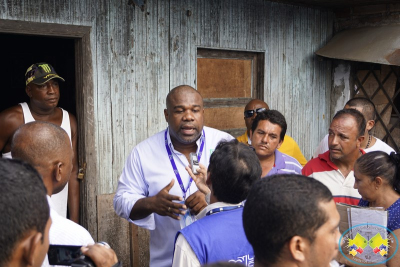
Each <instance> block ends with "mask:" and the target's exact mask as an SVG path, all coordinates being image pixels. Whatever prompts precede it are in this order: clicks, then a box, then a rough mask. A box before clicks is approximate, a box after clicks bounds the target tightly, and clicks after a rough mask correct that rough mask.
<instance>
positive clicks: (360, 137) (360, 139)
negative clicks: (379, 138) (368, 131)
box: [357, 135, 365, 148]
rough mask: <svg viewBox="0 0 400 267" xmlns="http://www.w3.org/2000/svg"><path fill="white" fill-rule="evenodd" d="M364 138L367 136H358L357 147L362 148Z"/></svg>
mask: <svg viewBox="0 0 400 267" xmlns="http://www.w3.org/2000/svg"><path fill="white" fill-rule="evenodd" d="M364 139H365V136H364V135H361V136H359V137H358V138H357V148H360V147H361V143H362V141H364Z"/></svg>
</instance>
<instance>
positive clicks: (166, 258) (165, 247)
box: [114, 85, 233, 267]
mask: <svg viewBox="0 0 400 267" xmlns="http://www.w3.org/2000/svg"><path fill="white" fill-rule="evenodd" d="M166 104H167V108H166V109H165V110H164V116H165V119H166V121H167V123H168V128H167V129H166V130H163V131H161V132H159V133H157V134H155V135H153V136H151V137H150V138H148V139H146V140H144V141H143V142H141V143H140V144H138V145H137V146H136V147H135V148H134V149H133V151H132V153H131V154H130V156H129V157H128V159H127V161H126V164H125V167H124V169H123V171H122V174H121V177H120V180H119V183H118V188H117V192H116V194H115V197H114V209H115V211H116V213H117V214H118V215H119V216H121V217H123V218H125V219H127V220H128V221H129V222H131V223H134V224H136V225H138V226H140V227H143V228H146V229H149V230H150V266H156V267H163V266H171V263H172V254H173V248H174V238H175V235H176V232H177V231H179V230H180V229H181V228H180V223H179V215H182V214H184V213H185V211H184V210H185V209H186V208H190V209H191V210H192V212H193V213H195V214H197V213H198V212H199V211H200V210H201V209H203V208H204V207H205V206H206V205H207V203H206V201H205V197H204V194H203V193H201V192H197V187H196V185H195V184H194V183H192V181H191V178H190V176H189V174H188V173H187V172H186V170H185V167H186V166H188V165H189V154H190V153H196V154H197V157H198V161H199V162H200V163H202V164H203V165H206V166H208V162H209V158H210V156H211V153H212V152H213V151H214V149H215V147H216V146H217V144H218V143H219V141H221V140H223V139H226V140H231V139H233V137H232V136H230V135H229V134H227V133H224V132H221V131H218V130H216V129H212V128H209V127H205V126H204V127H203V123H204V122H203V120H204V119H203V114H204V107H203V99H202V97H201V95H200V94H199V92H197V91H196V90H195V89H194V88H192V87H190V86H187V85H181V86H178V87H176V88H174V89H172V90H171V91H170V92H169V94H168V96H167V99H166ZM179 201H185V202H184V204H181V203H179Z"/></svg>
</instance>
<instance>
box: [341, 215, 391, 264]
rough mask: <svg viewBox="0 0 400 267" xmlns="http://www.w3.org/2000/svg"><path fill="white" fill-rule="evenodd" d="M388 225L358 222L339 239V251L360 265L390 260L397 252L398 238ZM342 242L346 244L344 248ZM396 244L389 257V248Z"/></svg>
mask: <svg viewBox="0 0 400 267" xmlns="http://www.w3.org/2000/svg"><path fill="white" fill-rule="evenodd" d="M389 234H392V231H391V230H390V229H388V228H387V227H385V226H383V225H379V224H368V223H364V224H358V225H355V226H353V227H351V228H349V229H347V230H346V231H345V232H344V233H343V234H342V236H341V237H340V240H339V251H340V253H342V255H343V256H344V257H345V258H346V259H347V260H349V261H351V262H353V263H356V264H358V265H364V266H374V265H378V264H383V263H385V262H387V261H389V260H390V259H391V258H393V256H394V255H395V254H396V253H397V250H398V247H399V245H398V240H397V237H396V235H394V234H392V235H389ZM393 238H394V240H395V242H394V240H393ZM340 244H344V246H343V249H342V246H341V245H340ZM393 244H396V247H395V250H394V253H393V254H392V255H391V256H390V257H389V258H388V251H389V248H390V249H391V250H392V249H393V247H392V245H393Z"/></svg>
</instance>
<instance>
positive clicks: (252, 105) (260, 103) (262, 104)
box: [244, 99, 269, 134]
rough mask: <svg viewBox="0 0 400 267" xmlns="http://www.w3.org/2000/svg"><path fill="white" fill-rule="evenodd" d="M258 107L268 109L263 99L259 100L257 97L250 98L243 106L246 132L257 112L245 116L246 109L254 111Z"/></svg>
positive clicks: (248, 131) (249, 128) (248, 130)
mask: <svg viewBox="0 0 400 267" xmlns="http://www.w3.org/2000/svg"><path fill="white" fill-rule="evenodd" d="M259 108H265V109H269V107H268V105H267V103H265V102H264V101H262V100H259V99H253V100H251V101H250V102H249V103H247V105H246V107H245V108H244V113H245V116H244V122H245V123H246V128H247V134H249V133H250V130H251V125H252V124H253V121H254V119H255V117H256V115H257V113H256V112H254V113H253V115H251V116H250V117H249V116H246V111H254V110H257V109H259Z"/></svg>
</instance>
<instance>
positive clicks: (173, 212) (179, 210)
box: [152, 179, 187, 220]
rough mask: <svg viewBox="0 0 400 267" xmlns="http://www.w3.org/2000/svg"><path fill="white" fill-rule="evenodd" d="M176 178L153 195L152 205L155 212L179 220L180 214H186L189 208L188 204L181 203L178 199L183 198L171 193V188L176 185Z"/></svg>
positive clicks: (181, 199)
mask: <svg viewBox="0 0 400 267" xmlns="http://www.w3.org/2000/svg"><path fill="white" fill-rule="evenodd" d="M174 183H175V180H174V179H172V180H171V182H170V183H169V184H168V185H167V186H166V187H164V188H163V189H161V190H160V192H158V194H157V195H155V196H154V197H152V206H153V210H154V212H155V213H157V214H158V215H161V216H169V217H171V218H173V219H176V220H179V214H182V215H183V214H185V211H186V209H187V207H186V205H184V204H180V203H177V202H173V200H176V201H183V198H181V197H178V196H175V195H170V194H169V190H171V188H172V187H173V186H174Z"/></svg>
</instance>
